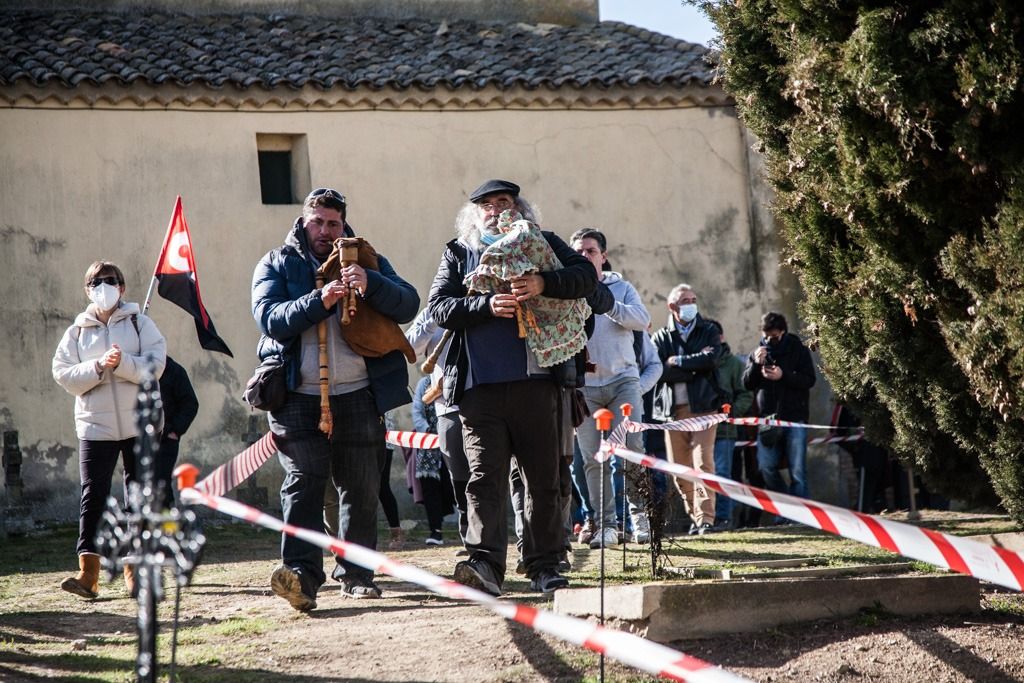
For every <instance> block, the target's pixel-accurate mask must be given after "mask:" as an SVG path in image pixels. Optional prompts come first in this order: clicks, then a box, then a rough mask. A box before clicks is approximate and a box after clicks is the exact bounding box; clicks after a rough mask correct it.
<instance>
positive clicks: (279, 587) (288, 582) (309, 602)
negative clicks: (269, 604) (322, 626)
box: [270, 564, 316, 612]
mask: <svg viewBox="0 0 1024 683" xmlns="http://www.w3.org/2000/svg"><path fill="white" fill-rule="evenodd" d="M270 590H272V591H274V594H275V595H279V596H281V597H282V598H284V599H285V600H287V601H288V604H289V605H291V606H292V607H293V608H294V609H297V610H298V611H300V612H308V611H310V610H312V609H316V598H312V597H310V596H309V595H307V594H306V593H305V591H303V590H302V575H301V574H299V572H297V571H295V570H294V569H292V568H291V567H286V566H285V565H283V564H282V565H281V566H279V567H278V568H277V569H275V570H274V573H273V574H271V575H270Z"/></svg>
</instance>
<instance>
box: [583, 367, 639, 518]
mask: <svg viewBox="0 0 1024 683" xmlns="http://www.w3.org/2000/svg"><path fill="white" fill-rule="evenodd" d="M580 391H582V392H583V397H584V398H585V399H586V400H587V407H588V408H589V409H590V415H589V416H588V417H586V418H584V420H583V424H581V425H580V426H579V427H577V428H576V440H577V442H578V443H579V445H580V452H581V453H582V455H583V471H584V473H585V474H586V478H587V488H588V489H589V491H590V496H591V497H590V507H591V508H592V509H594V510H596V509H597V508H598V507H599V505H600V491H601V479H602V477H603V478H604V492H605V494H604V510H602V511H601V514H599V515H596V518H595V519H594V522H595V524H597V526H598V527H599V528H603V527H604V525H605V524H607V525H608V526H616V524H615V497H614V490H613V489H612V474H611V467H610V466H607V467H602V465H601V463H599V462H598V461H597V460H595V459H594V454H595V453H597V451H598V449H599V448H600V445H601V435H600V434H599V433H598V431H597V425H596V423H595V421H594V417H593V414H594V411H596V410H598V409H599V408H607V409H609V410H610V411H612V414H613V416H614V417H613V419H612V425H611V428H612V430H614V429H615V428H616V427H617V426H619V423H621V422H622V411H621V408H620V406H621V405H622V404H623V403H629V404H630V405H632V406H633V408H634V410H637V409H638V408H640V407H641V406H643V402H642V400H641V398H640V381H639V380H638V379H636V378H635V377H626V378H623V379H620V380H617V381H615V382H612V383H611V384H607V385H605V386H600V387H591V386H587V387H583V389H581V390H580ZM626 447H627V448H628V449H629V450H631V451H635V452H641V451H643V448H644V446H643V437H642V436H641V434H640V432H631V433H629V434H626ZM624 464H625V471H627V472H632V471H633V470H635V469H636V468H637V467H638V466H637V465H634V464H633V463H624ZM625 484H626V499H627V501H628V503H629V511H630V514H635V513H637V512H643V509H644V503H643V501H641V500H639V499H638V498H639V494H638V491H637V487H636V483H635V481H633V480H632V479H631V478H630V477H627V478H626V482H625Z"/></svg>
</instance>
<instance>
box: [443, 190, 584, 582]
mask: <svg viewBox="0 0 1024 683" xmlns="http://www.w3.org/2000/svg"><path fill="white" fill-rule="evenodd" d="M469 199H470V201H469V202H468V203H467V204H466V205H465V206H464V207H463V208H462V209H461V210H460V212H459V214H458V217H457V218H456V231H457V238H456V239H454V240H452V241H451V242H449V243H448V245H447V248H446V250H445V252H444V255H443V256H442V258H441V264H440V266H439V267H438V272H437V275H436V276H435V277H434V282H433V285H432V286H431V289H430V296H429V299H428V308H429V310H430V314H431V315H432V316H433V318H434V320H435V321H436V322H437V324H438V325H440V326H441V327H443V328H445V329H448V330H452V331H453V334H452V339H451V344H450V346H449V347H448V350H447V353H446V355H445V359H444V373H443V392H444V400H445V401H446V402H447V403H449V404H451V405H454V404H458V405H459V406H460V409H461V414H462V424H463V440H464V446H465V451H466V456H467V458H468V460H469V466H470V479H469V483H468V485H467V489H466V498H467V517H468V529H467V533H466V548H467V549H468V550H469V552H470V558H469V559H468V560H466V561H463V562H459V563H458V564H457V565H456V566H455V580H457V581H459V582H461V583H464V584H466V585H469V586H472V587H474V588H478V589H480V590H483V591H485V592H488V593H490V594H492V595H500V594H501V586H502V583H503V581H504V576H505V566H506V553H507V548H508V525H507V505H508V498H509V495H508V475H509V467H510V462H511V459H512V457H515V458H516V461H517V464H518V466H519V469H520V471H521V473H522V478H523V481H524V484H525V488H526V497H527V499H526V504H525V512H526V514H525V519H524V533H523V561H524V564H525V566H526V573H527V575H528V576H529V577H530V579H531V587H532V588H533V589H534V590H538V591H543V592H545V593H550V592H552V591H554V590H557V589H559V588H564V587H565V586H567V585H568V583H569V582H568V580H567V579H566V578H565V577H563V576H561V575H560V574H559V573H558V571H557V566H558V563H559V560H560V554H561V551H562V547H563V545H564V531H563V515H562V509H561V507H562V500H563V498H562V494H561V492H560V488H559V482H560V472H559V468H560V451H561V447H560V444H559V436H560V434H561V433H562V431H563V430H562V427H561V424H560V421H561V418H562V416H563V414H564V404H563V399H562V397H563V391H562V390H563V388H564V387H576V386H577V381H578V378H580V377H582V375H583V372H584V369H583V367H582V366H583V361H582V351H583V348H584V346H585V344H586V334H585V332H584V322H585V320H586V319H587V317H588V316H589V315H590V309H589V307H588V306H587V304H586V302H585V301H584V299H585V297H587V296H589V295H591V294H592V293H593V292H594V290H595V288H596V287H597V277H596V274H595V271H594V268H593V266H591V265H590V262H589V261H587V260H586V259H585V258H583V257H582V256H580V255H578V254H576V253H575V252H574V251H573V250H572V249H571V248H569V246H568V245H567V244H566V243H565V242H563V241H562V240H561V239H560V238H559V237H558V236H557V235H555V234H554V233H551V232H548V231H542V230H540V228H539V227H538V225H537V224H538V222H539V221H538V218H537V216H536V212H535V211H534V209H533V207H531V206H530V204H529V203H528V202H526V200H524V199H523V198H522V197H520V196H519V186H518V185H516V184H514V183H511V182H508V181H505V180H489V181H487V182H485V183H484V184H483V185H481V186H480V187H478V188H477V189H476V190H474V191H473V192H472V194H470V197H469ZM503 212H509V213H508V214H507V215H506V216H505V217H504V219H502V213H503ZM517 312H518V313H517ZM521 333H522V334H523V335H524V336H521Z"/></svg>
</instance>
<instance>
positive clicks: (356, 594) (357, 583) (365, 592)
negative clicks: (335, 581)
mask: <svg viewBox="0 0 1024 683" xmlns="http://www.w3.org/2000/svg"><path fill="white" fill-rule="evenodd" d="M341 594H342V595H344V596H346V597H349V598H355V599H356V600H365V599H367V598H379V597H380V595H381V592H380V588H378V587H377V584H375V583H374V582H373V579H372V578H370V577H369V576H366V575H365V574H355V575H353V576H349V575H347V574H346V575H345V576H343V577H341Z"/></svg>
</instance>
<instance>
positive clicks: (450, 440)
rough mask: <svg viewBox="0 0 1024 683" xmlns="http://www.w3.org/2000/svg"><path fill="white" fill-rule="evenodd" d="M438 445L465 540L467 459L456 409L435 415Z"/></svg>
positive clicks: (461, 532)
mask: <svg viewBox="0 0 1024 683" xmlns="http://www.w3.org/2000/svg"><path fill="white" fill-rule="evenodd" d="M437 437H438V442H439V443H438V445H439V446H440V448H441V455H442V456H443V457H444V464H445V466H446V467H447V468H448V472H449V474H451V477H452V489H453V491H454V493H455V507H456V508H458V510H459V537H460V538H461V539H462V541H463V543H465V541H466V532H467V531H468V529H469V519H468V517H467V513H466V484H467V483H469V461H468V460H466V451H465V449H464V448H463V447H462V420H461V419H460V418H459V413H458V411H453V412H450V413H445V414H444V415H438V416H437Z"/></svg>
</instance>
